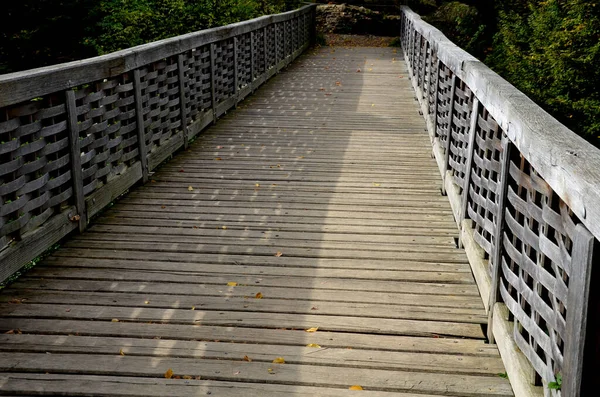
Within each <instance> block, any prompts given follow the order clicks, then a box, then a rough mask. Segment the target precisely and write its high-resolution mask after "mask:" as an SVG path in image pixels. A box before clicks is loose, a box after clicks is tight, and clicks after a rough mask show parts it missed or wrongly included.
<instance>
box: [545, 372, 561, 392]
mask: <svg viewBox="0 0 600 397" xmlns="http://www.w3.org/2000/svg"><path fill="white" fill-rule="evenodd" d="M561 388H562V376H561V375H560V374H557V375H556V381H555V382H550V383H548V389H552V390H560V389H561Z"/></svg>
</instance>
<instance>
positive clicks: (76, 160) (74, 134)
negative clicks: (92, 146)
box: [65, 90, 87, 232]
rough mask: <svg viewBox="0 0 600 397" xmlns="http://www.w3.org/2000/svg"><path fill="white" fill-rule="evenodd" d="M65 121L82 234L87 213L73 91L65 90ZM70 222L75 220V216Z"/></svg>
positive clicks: (72, 180)
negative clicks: (67, 124)
mask: <svg viewBox="0 0 600 397" xmlns="http://www.w3.org/2000/svg"><path fill="white" fill-rule="evenodd" d="M65 95H66V105H67V120H68V123H69V153H70V159H71V182H72V184H73V195H74V196H75V207H76V208H77V215H78V216H79V220H78V222H79V231H80V232H83V231H84V230H85V229H86V227H87V212H86V208H85V197H84V196H83V176H82V170H81V146H80V144H79V125H78V124H77V104H76V102H75V91H73V90H67V91H65ZM71 220H76V218H75V215H73V216H72V217H71Z"/></svg>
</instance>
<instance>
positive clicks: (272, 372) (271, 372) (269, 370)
mask: <svg viewBox="0 0 600 397" xmlns="http://www.w3.org/2000/svg"><path fill="white" fill-rule="evenodd" d="M267 371H268V372H269V373H270V374H271V375H273V374H274V373H275V372H274V371H273V368H267Z"/></svg>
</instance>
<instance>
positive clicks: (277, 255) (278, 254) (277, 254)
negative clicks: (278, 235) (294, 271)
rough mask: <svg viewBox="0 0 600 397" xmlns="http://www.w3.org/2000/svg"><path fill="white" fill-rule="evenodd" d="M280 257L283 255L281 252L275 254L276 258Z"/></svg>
mask: <svg viewBox="0 0 600 397" xmlns="http://www.w3.org/2000/svg"><path fill="white" fill-rule="evenodd" d="M281 255H283V252H280V251H277V253H276V254H275V256H276V257H278V258H279V257H280V256H281Z"/></svg>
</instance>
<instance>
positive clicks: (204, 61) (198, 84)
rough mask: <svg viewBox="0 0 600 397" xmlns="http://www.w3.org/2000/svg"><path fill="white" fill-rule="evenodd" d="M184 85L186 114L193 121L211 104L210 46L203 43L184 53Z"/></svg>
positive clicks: (190, 121) (189, 120)
mask: <svg viewBox="0 0 600 397" xmlns="http://www.w3.org/2000/svg"><path fill="white" fill-rule="evenodd" d="M183 65H184V87H185V90H186V93H185V97H186V116H187V120H188V122H189V123H192V122H194V121H195V120H196V119H197V118H198V117H200V116H201V115H202V114H203V113H204V112H206V111H207V110H208V109H210V107H211V106H212V99H211V87H210V84H211V82H210V46H209V45H205V46H202V47H199V48H196V49H194V50H192V51H188V52H187V53H186V54H184V61H183Z"/></svg>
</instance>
